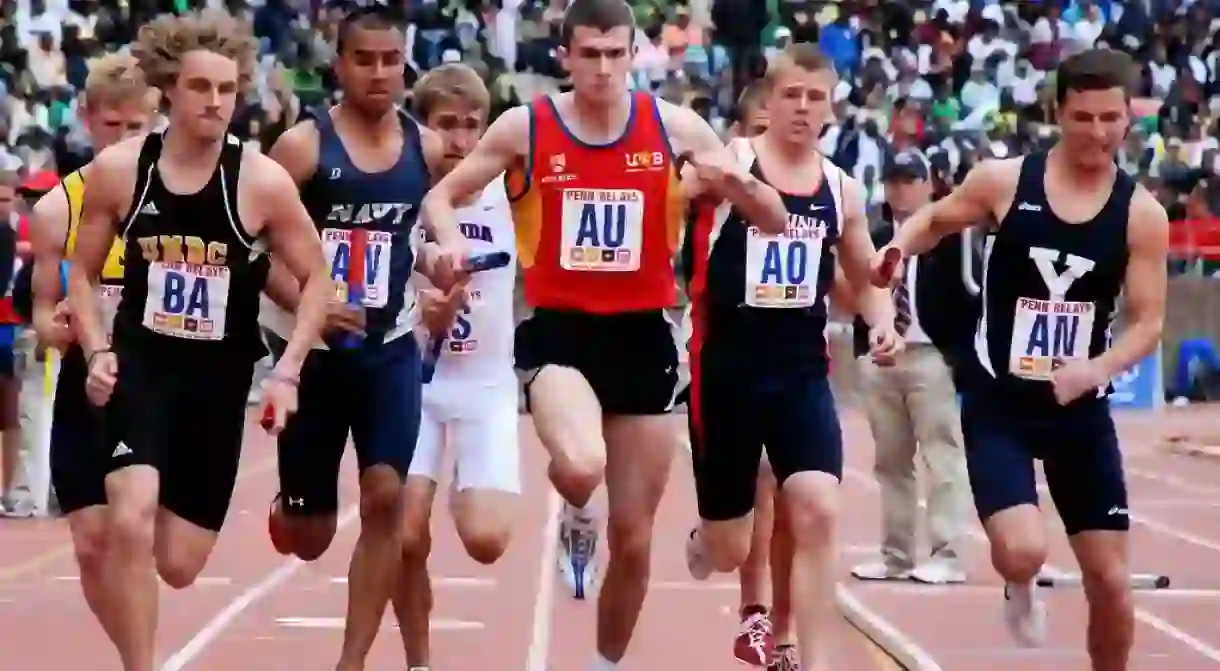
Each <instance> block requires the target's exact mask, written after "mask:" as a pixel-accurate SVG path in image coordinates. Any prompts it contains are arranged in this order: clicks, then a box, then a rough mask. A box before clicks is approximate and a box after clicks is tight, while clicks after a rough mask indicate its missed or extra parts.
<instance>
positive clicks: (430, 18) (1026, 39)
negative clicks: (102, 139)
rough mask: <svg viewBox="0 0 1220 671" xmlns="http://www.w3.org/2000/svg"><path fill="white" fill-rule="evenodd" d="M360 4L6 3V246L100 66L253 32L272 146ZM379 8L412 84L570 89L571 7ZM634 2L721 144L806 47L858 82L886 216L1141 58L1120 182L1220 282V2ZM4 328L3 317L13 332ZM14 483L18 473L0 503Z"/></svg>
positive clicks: (252, 101)
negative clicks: (205, 13)
mask: <svg viewBox="0 0 1220 671" xmlns="http://www.w3.org/2000/svg"><path fill="white" fill-rule="evenodd" d="M355 1H356V0H3V2H0V219H7V220H9V221H10V222H11V223H12V224H13V225H12V226H11V227H5V229H4V230H3V231H0V235H12V236H14V238H15V239H16V240H17V241H20V240H21V239H22V236H23V233H22V231H21V221H22V218H21V213H22V212H23V210H24V207H26V206H27V205H28V203H24V204H23V202H22V198H21V197H20V196H19V194H20V193H21V189H20V188H19V187H26V191H27V192H29V193H37V192H38V191H39V187H40V186H45V185H46V184H48V183H50V184H54V182H55V179H56V178H57V176H58V175H63V174H67V173H68V172H69V171H71V170H74V169H76V168H77V167H80V166H81V165H83V164H84V163H85V162H87V161H88V160H89V148H88V145H89V139H88V137H87V135H86V133H85V131H84V129H83V128H82V126H81V123H80V119H79V114H78V112H79V110H78V105H79V103H80V100H79V97H78V95H77V92H78V91H80V90H81V89H82V88H83V86H84V80H85V77H86V75H87V70H88V65H87V62H88V59H89V58H90V57H92V56H95V55H97V54H100V53H103V52H107V51H113V50H122V49H125V48H126V45H127V44H128V43H129V42H130V41H131V40H132V38H133V36H134V34H135V31H136V30H137V29H138V27H139V26H140V25H141V24H143V23H145V22H147V21H148V20H149V19H150V18H151V17H153V16H155V15H157V14H158V13H162V12H181V11H186V10H189V9H195V8H199V7H201V6H211V7H219V6H223V7H226V8H227V9H228V10H229V11H231V12H233V13H235V14H238V15H240V16H243V17H245V18H246V19H247V20H248V21H249V22H250V23H251V25H252V27H253V30H254V32H255V34H256V35H257V36H258V38H259V39H260V43H261V47H262V54H261V58H260V61H259V68H258V72H257V76H256V78H255V82H254V86H253V87H252V89H251V90H250V91H249V93H248V94H247V97H246V100H245V101H244V103H245V104H243V105H242V106H241V109H240V111H239V113H238V115H237V118H236V119H235V120H234V124H233V128H232V131H233V132H234V133H235V134H237V135H238V136H240V137H242V138H244V139H246V140H247V141H249V142H251V143H253V144H256V145H261V146H262V147H263V148H267V147H269V146H270V144H271V143H272V142H274V140H275V138H276V137H278V135H279V133H281V132H283V130H284V129H286V128H287V127H289V126H290V125H292V124H293V123H295V122H296V120H297V119H299V118H301V116H302V115H306V114H311V113H313V112H314V111H316V110H318V109H321V108H323V107H324V106H326V105H329V104H331V103H332V102H333V101H334V100H335V98H336V95H337V94H336V91H335V88H336V87H335V82H334V77H333V74H332V72H331V69H330V67H329V65H328V64H329V63H330V62H331V61H332V60H333V59H334V57H335V48H334V41H333V38H334V36H335V32H336V26H337V20H338V18H339V17H340V16H342V13H343V12H344V11H346V10H347V9H348V8H349V6H350V4H352V3H353V2H355ZM381 1H382V2H387V1H388V2H390V3H391V4H395V5H397V6H400V7H401V8H402V10H403V12H404V15H405V16H406V17H407V19H408V30H407V33H406V45H405V46H406V50H407V54H408V61H409V66H410V67H409V68H408V70H409V71H408V73H407V78H408V79H409V80H413V79H414V78H415V77H416V76H418V73H420V72H423V71H426V70H427V69H429V68H431V67H434V66H436V65H437V64H439V63H443V62H453V61H462V62H466V63H469V64H472V65H473V66H474V67H475V68H476V69H477V70H478V71H479V72H480V73H481V74H482V75H483V76H484V77H485V78H486V81H487V82H488V84H489V88H490V89H491V91H492V98H493V114H496V113H498V112H499V111H502V110H503V109H506V108H508V107H510V106H512V105H515V104H517V103H519V102H521V101H523V100H529V99H531V98H532V97H534V96H536V95H538V94H539V93H543V92H549V91H554V90H561V89H562V88H563V87H564V82H563V78H564V73H563V71H562V68H561V67H560V64H559V62H558V58H557V53H558V49H559V30H558V26H559V23H560V21H561V20H562V17H563V11H564V9H565V7H566V4H567V0H381ZM632 4H633V6H634V7H635V9H636V15H637V22H638V25H639V26H640V30H639V31H637V34H636V45H635V46H636V53H635V55H634V64H635V67H634V72H633V76H632V77H631V81H630V84H631V86H633V87H635V88H645V89H652V90H654V91H656V92H657V94H658V95H660V96H662V97H664V98H666V99H668V100H670V101H672V102H675V103H680V104H685V105H688V106H690V107H692V108H693V109H695V110H697V111H698V112H699V113H700V114H702V115H704V116H705V117H706V118H707V119H708V120H709V122H711V123H712V125H713V127H715V128H717V129H719V130H721V131H722V132H727V130H728V128H729V127H730V126H731V125H732V123H733V122H734V121H735V120H736V116H737V113H738V105H737V101H738V97H739V95H740V93H741V91H742V90H743V89H744V87H745V86H746V85H747V84H748V83H749V82H750V81H752V80H753V79H754V78H757V77H758V76H759V75H760V74H761V73H762V72H763V71H764V70H765V67H766V63H767V60H768V59H769V58H772V57H773V56H774V54H776V53H777V52H778V50H780V49H782V48H783V47H784V46H785V45H786V44H788V43H790V42H793V41H800V42H817V43H819V44H820V45H821V47H822V49H823V51H825V52H826V53H827V54H828V55H829V56H830V57H831V58H832V59H833V60H834V62H835V65H836V66H837V69H838V70H839V72H840V73H841V75H842V81H841V83H840V85H839V87H838V89H837V90H836V91H835V93H834V103H835V111H836V115H837V120H838V122H837V123H836V124H834V125H832V126H830V127H828V128H827V130H826V133H825V135H824V136H823V138H822V149H823V151H824V152H825V153H826V154H828V155H830V156H831V157H832V158H833V160H834V161H835V162H836V163H838V164H839V165H840V166H841V167H843V168H844V169H846V170H848V171H849V172H851V173H852V174H853V175H855V177H857V178H858V179H860V180H861V181H862V182H863V184H864V185H865V186H866V188H867V189H868V191H869V194H870V202H871V204H872V205H874V206H876V205H879V204H880V203H881V202H882V201H883V200H884V191H883V186H882V184H881V182H880V172H881V166H882V164H883V163H884V160H885V157H886V156H887V155H889V154H891V153H894V152H897V151H899V150H905V149H911V148H916V149H918V150H920V151H922V152H923V153H924V154H925V155H926V156H927V158H928V159H929V161H930V163H931V165H932V166H933V168H934V170H933V172H934V173H935V174H934V177H935V180H936V182H937V188H938V189H939V190H940V191H942V192H943V191H944V190H947V189H949V188H951V186H952V185H953V184H954V183H957V182H958V181H959V180H960V179H961V178H962V177H963V176H964V175H965V173H966V171H968V170H969V169H970V167H971V166H972V165H973V164H974V163H976V162H977V161H979V160H981V159H985V158H989V157H1005V156H1016V155H1021V154H1024V153H1028V152H1030V151H1031V150H1034V149H1036V148H1038V147H1042V146H1046V145H1048V144H1049V143H1051V142H1053V141H1054V138H1055V134H1056V126H1055V119H1054V114H1053V104H1052V103H1053V90H1054V86H1053V78H1054V75H1053V71H1054V68H1055V66H1056V64H1057V63H1058V61H1059V60H1060V59H1061V58H1062V57H1063V56H1065V55H1066V54H1070V53H1072V52H1074V51H1076V50H1080V49H1084V48H1089V47H1108V48H1112V49H1122V50H1126V51H1129V52H1131V53H1133V54H1135V55H1136V57H1137V60H1138V62H1140V63H1142V64H1143V71H1142V72H1141V77H1140V81H1139V82H1138V91H1137V94H1136V96H1135V98H1134V99H1133V101H1132V109H1133V112H1134V116H1135V118H1136V123H1135V124H1134V126H1133V127H1132V129H1131V133H1130V135H1129V137H1128V138H1127V140H1126V144H1125V146H1124V147H1123V148H1122V150H1121V151H1120V154H1119V157H1118V162H1119V166H1120V167H1121V168H1122V169H1123V170H1125V171H1127V172H1129V173H1131V174H1134V175H1138V176H1139V177H1140V179H1141V180H1142V181H1143V182H1144V184H1145V185H1147V186H1148V188H1149V189H1151V190H1152V191H1153V192H1154V193H1156V194H1157V195H1158V197H1159V198H1160V199H1161V200H1162V202H1163V203H1164V204H1165V206H1166V207H1167V209H1168V210H1169V212H1170V217H1171V219H1174V220H1175V221H1179V222H1181V223H1178V224H1175V229H1174V246H1175V255H1176V256H1177V258H1176V259H1175V265H1174V268H1175V271H1176V272H1188V273H1196V272H1197V273H1200V274H1203V275H1205V276H1207V275H1215V274H1217V273H1218V271H1220V226H1218V225H1216V224H1215V223H1214V222H1215V219H1214V217H1213V215H1216V214H1218V213H1220V180H1217V179H1213V178H1212V175H1213V173H1214V172H1216V171H1217V170H1220V164H1218V163H1217V159H1218V158H1220V154H1218V153H1217V150H1220V124H1218V123H1217V119H1218V114H1220V71H1218V70H1220V35H1218V33H1220V18H1217V17H1220V0H1046V1H1042V2H999V1H997V0H934V1H929V0H906V1H890V0H852V1H849V0H844V1H841V2H830V1H824V0H632ZM409 83H410V81H408V84H409ZM8 229H11V232H10V231H9V230H8ZM16 249H17V251H18V252H19V253H20V251H21V247H20V246H18V247H16ZM0 265H3V260H2V259H0ZM0 275H3V277H0V280H3V279H4V278H5V277H7V275H8V274H7V273H0ZM7 319H9V316H8V315H7V314H6V313H5V312H4V310H3V309H0V323H3V322H4V321H5V320H7ZM19 335H20V334H19V333H18V334H17V335H13V336H8V337H19ZM0 337H5V336H3V334H0ZM20 364H21V362H20V361H18V365H20ZM0 396H2V394H0ZM0 410H2V409H0ZM10 442H12V441H10V440H8V439H7V437H6V440H4V443H5V444H6V446H7V445H8V444H9V443H10ZM3 461H5V462H9V461H10V460H8V459H5V460H3ZM14 477H16V476H14V475H12V474H11V473H8V472H6V473H5V474H4V484H3V486H4V490H3V491H7V490H8V487H9V485H10V483H11V481H12V480H13V478H14ZM2 503H3V501H2V500H0V504H2ZM9 507H10V508H12V507H13V506H12V504H11V503H10V504H9Z"/></svg>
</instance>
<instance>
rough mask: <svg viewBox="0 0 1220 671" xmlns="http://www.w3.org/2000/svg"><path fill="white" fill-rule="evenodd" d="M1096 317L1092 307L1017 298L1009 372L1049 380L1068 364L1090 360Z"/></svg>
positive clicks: (1080, 304) (1084, 304) (1083, 303)
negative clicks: (1054, 373) (1080, 360)
mask: <svg viewBox="0 0 1220 671" xmlns="http://www.w3.org/2000/svg"><path fill="white" fill-rule="evenodd" d="M1094 313H1095V306H1094V305H1093V304H1092V303H1086V302H1075V301H1044V300H1038V299H1034V298H1018V299H1017V308H1016V314H1015V315H1014V317H1013V327H1012V349H1011V350H1010V352H1009V370H1010V372H1011V373H1012V374H1013V375H1015V376H1017V377H1020V378H1025V379H1028V380H1049V379H1050V378H1051V373H1053V372H1054V371H1055V369H1056V368H1058V367H1060V366H1062V365H1063V364H1065V363H1067V362H1068V361H1073V360H1079V359H1087V358H1088V357H1089V341H1090V340H1091V339H1092V337H1093V317H1094Z"/></svg>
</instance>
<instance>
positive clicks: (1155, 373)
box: [1110, 348, 1165, 410]
mask: <svg viewBox="0 0 1220 671" xmlns="http://www.w3.org/2000/svg"><path fill="white" fill-rule="evenodd" d="M1162 364H1163V362H1162V360H1161V350H1160V348H1157V351H1156V352H1154V353H1153V354H1150V355H1149V356H1148V357H1146V358H1145V359H1144V360H1143V361H1140V362H1139V363H1138V364H1136V365H1135V367H1134V368H1131V369H1130V370H1128V371H1126V372H1124V373H1122V374H1120V375H1117V376H1115V377H1114V379H1113V380H1112V381H1111V382H1112V383H1113V385H1114V393H1113V394H1112V395H1111V396H1110V405H1111V406H1112V407H1114V408H1130V409H1135V410H1154V409H1157V408H1160V407H1161V406H1162V405H1164V403H1165V387H1164V384H1162V379H1163V377H1162V368H1161V366H1162Z"/></svg>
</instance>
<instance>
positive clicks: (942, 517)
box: [852, 151, 974, 584]
mask: <svg viewBox="0 0 1220 671" xmlns="http://www.w3.org/2000/svg"><path fill="white" fill-rule="evenodd" d="M882 176H883V179H884V184H885V196H886V207H885V213H886V224H885V225H884V226H883V228H882V229H881V230H879V231H877V232H875V233H874V240H873V242H874V244H876V245H877V246H878V248H880V247H881V246H883V245H884V244H886V243H888V242H889V241H890V239H891V238H892V237H893V232H894V227H895V226H899V225H901V221H902V220H903V219H905V218H906V217H908V216H910V215H911V214H912V213H913V212H914V211H915V210H916V209H918V208H919V207H920V206H922V205H924V204H926V203H928V202H930V201H931V198H932V184H931V179H930V178H931V169H930V165H929V164H928V162H927V160H926V159H925V158H924V157H923V156H922V155H921V154H919V153H918V152H917V151H904V152H901V153H899V154H897V155H896V156H894V157H893V158H892V159H891V160H890V162H889V163H888V164H887V165H886V166H885V168H884V170H883V174H882ZM961 263H962V262H961V237H960V236H958V237H957V238H956V239H953V240H947V241H945V242H942V243H941V245H940V246H939V247H937V248H936V249H934V250H933V251H932V252H930V253H929V254H926V255H922V256H920V257H917V258H913V259H911V260H909V261H908V262H907V275H906V278H905V279H904V280H903V283H902V284H901V285H899V287H898V288H896V289H895V293H894V306H895V308H896V310H897V312H898V316H897V318H896V319H895V326H897V328H898V330H899V333H903V334H904V335H905V337H906V343H907V346H906V350H905V351H903V352H902V353H900V354H899V355H898V360H897V362H896V365H894V366H893V367H886V368H881V367H878V366H877V365H876V364H874V363H873V362H872V361H871V360H870V359H869V357H867V356H859V365H860V366H861V379H862V384H863V390H864V394H865V407H866V408H867V413H868V422H869V426H870V428H871V429H872V434H873V441H874V443H875V444H876V464H875V466H874V469H873V472H874V475H875V477H876V479H877V483H878V484H879V485H880V489H881V511H882V512H881V517H882V520H881V521H882V528H883V533H882V536H883V538H882V543H881V555H882V556H881V560H880V561H878V562H874V563H868V564H862V565H859V566H856V567H855V568H854V569H852V575H854V576H855V577H857V578H859V579H861V580H905V579H914V580H917V581H919V582H924V583H932V584H949V583H960V582H964V581H965V579H966V575H965V572H964V571H963V570H962V567H961V565H960V560H959V556H958V552H959V546H960V544H961V541H962V539H963V537H964V536H965V534H966V527H967V524H968V523H969V520H970V481H969V478H968V477H967V475H966V454H965V450H964V447H963V443H962V430H961V424H960V421H959V416H958V405H957V389H956V386H955V384H954V376H953V370H952V368H951V367H950V365H949V363H948V362H947V361H946V356H945V355H942V352H946V353H948V355H949V357H950V358H952V354H953V353H955V352H958V351H961V348H962V347H963V346H966V347H968V346H969V337H970V334H971V333H972V328H973V327H972V323H971V320H970V314H971V310H970V309H969V308H968V306H969V305H970V304H971V303H973V301H974V299H973V298H972V297H971V296H970V294H969V293H967V291H966V289H965V287H964V285H963V283H962V279H961ZM855 330H856V352H857V354H858V355H859V354H862V353H863V352H867V350H868V347H867V343H865V342H863V338H864V336H865V334H867V329H866V328H863V327H862V325H861V324H860V323H857V324H856V329H855ZM917 453H918V454H919V455H920V456H921V457H922V458H923V462H924V465H925V467H926V468H925V472H926V473H927V477H928V478H929V482H927V483H926V487H925V489H926V490H927V494H928V495H927V499H928V505H927V517H926V524H925V527H926V528H927V532H928V537H929V538H928V540H929V545H930V555H928V556H927V558H926V559H924V560H923V561H921V557H922V556H923V555H921V554H920V553H919V551H918V549H917V548H918V540H917V534H916V529H917V526H918V512H917V511H918V510H919V486H918V482H917V481H916V477H915V473H916V467H915V456H916V454H917Z"/></svg>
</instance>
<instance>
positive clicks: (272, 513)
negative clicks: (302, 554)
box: [267, 494, 292, 555]
mask: <svg viewBox="0 0 1220 671" xmlns="http://www.w3.org/2000/svg"><path fill="white" fill-rule="evenodd" d="M267 535H268V536H270V537H271V545H272V546H273V547H274V548H275V551H276V552H278V553H280V554H282V555H290V554H292V543H291V542H290V541H289V540H288V529H287V528H285V526H284V513H283V512H282V511H281V510H280V495H279V494H276V495H275V498H274V499H272V500H271V509H270V510H268V511H267Z"/></svg>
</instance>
